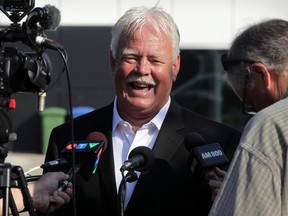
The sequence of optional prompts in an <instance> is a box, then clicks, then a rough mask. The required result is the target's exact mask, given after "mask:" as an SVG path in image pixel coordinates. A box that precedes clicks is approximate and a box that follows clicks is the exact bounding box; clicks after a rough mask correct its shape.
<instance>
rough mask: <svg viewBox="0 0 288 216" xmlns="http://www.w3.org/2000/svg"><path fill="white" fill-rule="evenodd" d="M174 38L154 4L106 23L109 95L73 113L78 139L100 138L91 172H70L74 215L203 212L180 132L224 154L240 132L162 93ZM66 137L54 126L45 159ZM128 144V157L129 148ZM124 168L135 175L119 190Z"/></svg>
mask: <svg viewBox="0 0 288 216" xmlns="http://www.w3.org/2000/svg"><path fill="white" fill-rule="evenodd" d="M179 41H180V35H179V30H178V27H177V25H176V24H175V22H174V20H173V19H172V17H171V16H170V15H169V14H168V13H167V12H166V11H165V10H164V9H162V8H160V7H158V6H157V7H142V6H140V7H134V8H131V9H129V10H128V11H127V12H126V13H125V14H124V15H123V16H122V17H120V19H119V20H118V21H117V22H116V24H115V25H114V26H113V28H112V38H111V46H110V68H111V72H112V77H113V82H114V89H115V97H114V100H113V101H111V102H110V103H109V104H107V105H106V106H104V107H102V108H99V109H97V110H95V111H92V112H90V113H88V114H85V115H82V116H80V117H77V118H75V119H74V131H75V135H74V136H75V140H85V139H86V137H87V136H88V135H89V134H90V133H92V132H100V133H102V134H104V135H105V136H106V137H107V140H108V145H107V148H106V150H105V151H104V152H103V153H102V155H101V157H100V160H99V163H98V166H97V170H96V172H95V174H93V175H92V176H91V178H90V179H89V180H85V179H83V178H82V177H81V175H78V176H77V175H76V182H75V188H76V191H75V198H76V200H75V201H76V211H77V214H78V215H97V216H104V215H105V216H106V215H111V216H120V215H124V214H125V216H142V215H143V216H148V215H151V216H152V215H177V216H191V215H193V216H207V215H208V213H209V210H210V207H211V205H212V202H211V200H210V195H211V191H210V188H209V186H208V184H207V182H206V181H205V180H202V179H199V178H198V176H196V175H194V174H193V173H192V172H191V170H190V167H189V166H188V165H187V162H188V159H189V158H190V152H189V151H187V149H186V146H185V142H184V140H185V137H186V135H187V134H189V133H193V132H194V133H196V132H197V133H198V134H200V135H201V136H202V137H203V139H204V140H205V141H206V142H207V143H215V142H217V143H220V145H221V146H222V148H223V150H224V151H225V154H226V155H227V157H230V158H232V156H233V154H232V153H231V152H234V151H235V149H236V147H237V145H238V143H239V139H240V132H239V131H238V130H236V129H234V128H232V127H229V126H227V125H223V124H221V123H219V122H216V121H212V120H211V119H208V118H205V117H204V116H200V115H198V114H197V113H195V112H192V111H191V110H188V109H186V108H184V107H182V106H180V105H179V104H178V103H176V101H175V100H174V99H173V98H172V97H171V96H170V94H171V89H172V84H173V83H174V82H175V80H176V78H177V75H178V72H179V68H180V49H179ZM107 52H108V51H107ZM95 101H96V102H97V98H96V99H95ZM196 139H197V138H196ZM69 140H70V125H69V122H67V123H64V124H63V125H60V126H58V127H56V128H54V129H53V131H52V133H51V136H50V141H49V146H48V150H47V154H46V159H45V160H46V161H49V160H53V159H55V157H56V154H55V152H61V150H62V149H63V148H64V147H65V145H66V144H67V143H68V142H69ZM193 141H194V142H195V137H194V140H191V142H193ZM56 143H57V145H55V144H56ZM136 149H138V150H137V151H138V153H137V154H136V155H135V154H134V156H133V157H132V158H133V160H132V159H131V158H130V153H132V152H135V151H136ZM139 149H141V151H140V150H139ZM144 149H146V150H144ZM134 150H135V151H134ZM147 152H150V153H151V152H152V153H153V154H148V155H149V156H147V155H146V153H147ZM229 152H230V153H229ZM143 155H144V156H143ZM151 155H154V156H151ZM146 156H147V157H146ZM150 156H151V157H150ZM143 158H144V160H142V159H143ZM128 159H129V160H130V159H131V160H130V162H127V160H128ZM139 159H140V160H139ZM153 159H154V160H153ZM131 161H138V162H140V163H139V164H140V166H139V164H138V165H137V163H135V164H134V162H133V163H131ZM129 164H130V165H131V164H132V166H129ZM146 164H147V166H146ZM123 165H125V166H124V168H125V169H126V168H127V170H125V169H124V168H123ZM126 165H127V166H126ZM137 166H138V168H139V169H138V168H137ZM87 167H88V166H87ZM129 167H130V168H129ZM122 168H123V169H122ZM133 169H134V170H133ZM121 170H122V171H124V172H122V171H121ZM127 171H128V172H127ZM129 171H130V172H131V173H132V174H133V171H135V173H134V174H135V175H131V177H133V178H127V180H126V183H127V184H126V188H125V187H123V189H125V190H122V189H120V188H122V187H120V185H122V184H121V181H122V180H123V179H124V180H125V179H126V177H125V178H123V177H124V176H127V174H128V173H130V172H129ZM128 176H130V174H128ZM124 182H125V181H124ZM119 189H120V190H119ZM119 200H120V201H121V202H119ZM72 209H73V208H72V207H71V203H69V204H68V205H66V206H63V208H62V207H61V208H60V209H57V210H56V211H54V212H53V213H51V216H52V215H53V216H54V215H59V216H63V215H73V214H72Z"/></svg>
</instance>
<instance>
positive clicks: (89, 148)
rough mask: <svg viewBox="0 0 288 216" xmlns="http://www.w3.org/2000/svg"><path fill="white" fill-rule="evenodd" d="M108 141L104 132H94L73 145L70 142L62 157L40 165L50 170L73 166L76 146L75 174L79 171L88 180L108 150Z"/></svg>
mask: <svg viewBox="0 0 288 216" xmlns="http://www.w3.org/2000/svg"><path fill="white" fill-rule="evenodd" d="M107 143H108V141H107V138H106V136H105V135H104V134H103V133H100V132H92V133H90V134H89V135H88V136H87V140H81V141H74V143H73V145H72V143H71V142H69V143H68V144H67V145H66V146H65V147H64V148H63V150H62V151H61V158H59V159H56V160H53V161H48V162H46V163H44V164H42V165H41V166H40V167H41V168H43V169H49V170H53V169H55V168H61V167H62V168H67V167H71V166H72V151H73V148H74V154H75V166H76V169H75V174H76V171H77V172H78V173H79V175H81V176H82V177H83V178H85V179H86V180H88V179H89V178H90V177H91V176H92V175H93V174H94V173H95V172H96V170H97V166H98V163H99V159H100V156H101V155H102V153H103V152H104V151H105V150H106V148H107V145H108V144H107ZM70 172H71V171H69V172H68V173H70ZM69 175H72V174H71V173H70V174H69Z"/></svg>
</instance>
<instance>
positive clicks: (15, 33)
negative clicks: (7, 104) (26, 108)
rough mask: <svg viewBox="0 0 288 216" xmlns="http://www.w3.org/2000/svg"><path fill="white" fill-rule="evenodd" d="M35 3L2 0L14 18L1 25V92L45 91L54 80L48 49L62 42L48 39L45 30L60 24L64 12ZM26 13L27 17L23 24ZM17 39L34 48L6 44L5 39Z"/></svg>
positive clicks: (1, 4) (1, 7)
mask: <svg viewBox="0 0 288 216" xmlns="http://www.w3.org/2000/svg"><path fill="white" fill-rule="evenodd" d="M34 5H35V1H34V0H0V10H1V11H2V12H3V13H4V14H5V15H6V16H7V17H8V18H9V19H10V20H11V21H12V23H11V24H10V26H9V27H8V28H2V29H1V28H0V95H1V96H7V95H8V96H9V95H11V94H12V93H17V92H32V93H33V92H38V93H39V92H44V91H45V90H46V88H47V86H48V84H49V83H50V81H51V71H52V64H51V61H50V58H49V56H48V55H47V54H46V53H45V52H44V50H45V48H52V49H53V48H54V49H56V48H57V45H58V44H56V43H54V44H53V42H54V41H53V40H49V39H47V37H46V35H45V30H54V29H56V28H57V27H58V25H59V23H60V12H59V10H58V9H57V8H55V7H54V6H51V5H46V6H44V7H43V8H39V7H37V8H34ZM33 8H34V9H33ZM25 16H27V18H26V20H25V21H24V22H22V24H20V21H21V20H22V19H23V17H25ZM16 41H21V42H22V43H23V44H25V45H27V46H29V47H30V48H31V49H32V52H23V51H21V50H19V49H18V48H17V47H7V46H6V47H5V46H4V42H16ZM59 47H60V48H61V46H60V45H59Z"/></svg>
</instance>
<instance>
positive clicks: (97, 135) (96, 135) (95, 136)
mask: <svg viewBox="0 0 288 216" xmlns="http://www.w3.org/2000/svg"><path fill="white" fill-rule="evenodd" d="M87 140H89V141H91V140H103V142H104V144H103V151H102V153H103V152H104V151H105V150H106V148H107V145H108V140H107V137H106V136H105V135H104V134H103V133H101V132H98V131H94V132H91V133H90V134H89V135H88V136H87Z"/></svg>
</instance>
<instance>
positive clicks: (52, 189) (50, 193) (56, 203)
mask: <svg viewBox="0 0 288 216" xmlns="http://www.w3.org/2000/svg"><path fill="white" fill-rule="evenodd" d="M68 177H69V176H68V175H67V174H65V173H63V172H48V173H45V174H43V175H42V176H41V177H40V179H39V180H38V181H36V182H33V183H32V184H31V185H30V184H29V185H28V187H29V190H30V192H31V195H32V198H33V205H34V208H36V209H37V210H38V211H40V212H47V210H48V206H49V203H50V202H51V206H50V209H49V211H50V212H51V211H54V210H55V209H57V208H60V207H61V206H62V205H64V204H66V203H68V202H70V199H71V198H72V195H73V193H72V184H71V183H69V184H68V187H67V189H66V190H65V191H57V189H58V187H59V182H62V181H63V180H66V179H68Z"/></svg>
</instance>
